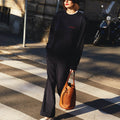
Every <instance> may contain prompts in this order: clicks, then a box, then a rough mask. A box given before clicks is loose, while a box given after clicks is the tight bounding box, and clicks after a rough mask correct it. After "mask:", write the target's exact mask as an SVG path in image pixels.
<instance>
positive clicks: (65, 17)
mask: <svg viewBox="0 0 120 120" xmlns="http://www.w3.org/2000/svg"><path fill="white" fill-rule="evenodd" d="M63 7H64V8H65V10H63V11H60V12H58V13H57V14H56V15H55V17H54V19H53V21H52V25H51V29H50V34H49V40H48V43H47V46H46V50H47V75H48V79H47V83H46V87H45V93H44V99H43V104H42V108H41V113H40V114H41V115H42V116H44V118H42V119H40V120H53V118H54V116H55V87H56V86H57V92H58V94H59V95H60V94H61V91H62V89H63V87H64V84H65V82H66V80H67V76H68V74H69V71H70V70H72V71H73V72H75V70H77V66H78V64H79V60H80V58H81V56H82V51H83V43H84V36H85V28H86V20H85V17H84V15H83V14H82V13H81V12H80V11H79V0H64V2H63Z"/></svg>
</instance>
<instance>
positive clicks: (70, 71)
mask: <svg viewBox="0 0 120 120" xmlns="http://www.w3.org/2000/svg"><path fill="white" fill-rule="evenodd" d="M71 74H72V70H70V72H69V75H68V78H67V81H66V83H65V86H67V83H68V81H69V78H70V75H71ZM73 85H75V72H73Z"/></svg>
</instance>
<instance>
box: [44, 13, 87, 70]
mask: <svg viewBox="0 0 120 120" xmlns="http://www.w3.org/2000/svg"><path fill="white" fill-rule="evenodd" d="M85 28H86V20H85V17H84V15H83V14H82V13H81V12H80V11H78V12H77V13H75V14H73V15H70V14H67V13H66V11H60V12H58V13H57V14H56V15H55V16H54V19H53V21H52V24H51V29H50V33H49V39H48V43H47V46H46V49H47V54H50V55H53V56H58V57H63V58H64V59H69V64H70V68H71V69H73V70H76V69H77V65H78V64H79V60H80V58H81V56H82V51H83V44H84V37H85Z"/></svg>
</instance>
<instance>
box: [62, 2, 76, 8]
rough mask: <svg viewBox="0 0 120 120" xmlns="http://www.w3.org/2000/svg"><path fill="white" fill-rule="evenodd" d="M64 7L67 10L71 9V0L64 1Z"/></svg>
mask: <svg viewBox="0 0 120 120" xmlns="http://www.w3.org/2000/svg"><path fill="white" fill-rule="evenodd" d="M64 6H65V7H66V8H67V9H68V8H73V6H74V3H73V2H72V0H64Z"/></svg>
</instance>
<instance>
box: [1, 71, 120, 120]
mask: <svg viewBox="0 0 120 120" xmlns="http://www.w3.org/2000/svg"><path fill="white" fill-rule="evenodd" d="M0 85H1V86H4V87H6V88H9V89H12V90H15V91H17V92H20V93H22V94H25V95H27V96H30V97H32V98H34V99H36V100H39V101H41V102H42V100H43V94H44V88H42V87H39V86H37V85H34V84H32V83H29V82H26V81H24V80H21V79H18V78H15V77H13V76H10V75H7V74H4V73H0ZM56 108H58V109H60V110H63V109H62V108H60V106H59V96H58V94H56ZM63 111H65V112H67V113H70V114H72V115H76V117H78V118H82V119H84V120H103V119H104V120H108V118H109V120H120V118H118V117H116V116H113V115H110V114H106V113H102V112H100V111H99V110H96V109H95V108H92V107H89V106H87V105H85V104H83V103H80V102H78V101H77V102H76V108H75V109H73V110H68V111H66V110H63ZM103 116H105V117H103ZM93 118H95V119H93ZM13 120H14V119H13ZM18 120H19V119H18Z"/></svg>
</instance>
